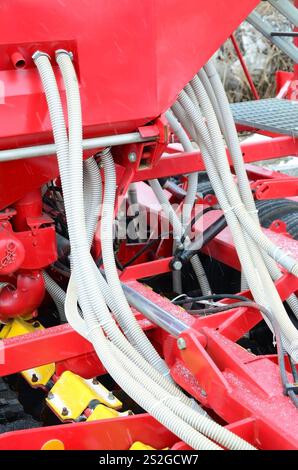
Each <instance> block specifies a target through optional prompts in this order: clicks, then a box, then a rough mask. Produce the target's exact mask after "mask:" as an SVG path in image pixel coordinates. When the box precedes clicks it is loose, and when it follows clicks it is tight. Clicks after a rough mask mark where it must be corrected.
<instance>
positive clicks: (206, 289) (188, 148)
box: [157, 93, 212, 295]
mask: <svg viewBox="0 0 298 470" xmlns="http://www.w3.org/2000/svg"><path fill="white" fill-rule="evenodd" d="M193 94H194V93H193ZM194 96H195V94H194ZM166 118H167V120H168V122H169V124H170V126H171V128H172V130H173V132H174V133H175V134H176V135H177V137H178V139H179V140H180V142H181V144H182V146H183V149H184V150H185V152H192V151H194V148H193V145H192V143H191V141H190V139H189V137H188V135H187V134H186V132H185V130H184V129H183V127H182V126H181V124H180V122H179V121H178V119H176V117H175V116H174V114H173V113H172V111H168V112H167V113H166ZM197 187H198V173H197V172H196V173H192V174H190V175H189V176H188V187H187V193H186V197H185V200H184V204H183V209H182V226H183V230H184V231H185V229H186V228H187V226H188V224H189V221H190V218H191V212H192V208H193V206H194V204H195V200H196V194H197ZM158 195H160V190H159V189H158V193H157V196H158ZM158 197H159V198H160V197H161V196H158ZM160 200H161V201H163V202H165V201H166V199H165V198H162V199H160ZM177 243H179V242H177ZM174 245H176V243H174ZM191 264H192V267H193V270H194V272H195V274H196V277H197V279H198V282H199V286H200V288H201V291H202V294H203V295H210V294H211V293H212V291H211V288H210V284H209V281H208V278H207V275H206V272H205V270H204V268H203V265H202V263H201V260H200V258H199V256H198V255H195V256H193V257H192V259H191ZM177 292H178V291H177ZM178 293H179V292H178Z"/></svg>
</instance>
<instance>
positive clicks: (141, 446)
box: [129, 441, 169, 450]
mask: <svg viewBox="0 0 298 470" xmlns="http://www.w3.org/2000/svg"><path fill="white" fill-rule="evenodd" d="M168 449H169V448H168V447H164V448H163V449H162V450H168ZM129 450H157V449H155V448H154V447H151V446H148V445H147V444H144V443H143V442H141V441H136V442H134V443H133V444H132V446H131V447H130V448H129Z"/></svg>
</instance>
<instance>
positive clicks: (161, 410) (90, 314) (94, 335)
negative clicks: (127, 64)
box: [34, 53, 239, 449]
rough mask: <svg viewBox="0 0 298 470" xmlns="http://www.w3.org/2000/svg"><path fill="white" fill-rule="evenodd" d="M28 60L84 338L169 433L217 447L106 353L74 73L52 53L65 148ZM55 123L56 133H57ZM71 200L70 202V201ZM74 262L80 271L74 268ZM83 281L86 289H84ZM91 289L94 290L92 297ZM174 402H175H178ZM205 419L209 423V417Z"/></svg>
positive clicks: (47, 75)
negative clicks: (53, 159) (55, 168)
mask: <svg viewBox="0 0 298 470" xmlns="http://www.w3.org/2000/svg"><path fill="white" fill-rule="evenodd" d="M34 59H35V62H36V65H37V67H38V69H39V72H40V75H41V79H42V82H43V84H44V88H45V92H46V97H47V101H48V105H49V110H50V116H51V121H52V126H53V132H54V137H55V143H56V146H57V155H58V162H59V168H60V171H61V170H62V173H63V172H64V173H63V174H62V173H61V175H60V176H61V181H62V187H63V193H64V197H65V198H66V201H65V207H66V213H67V214H66V215H67V221H68V226H69V235H70V241H71V248H72V256H73V265H74V274H75V277H76V280H77V285H78V288H79V294H80V295H79V297H80V303H81V307H82V310H83V312H84V320H85V321H86V323H87V327H88V337H89V340H91V342H92V344H93V345H94V347H95V350H96V352H97V354H98V356H99V358H100V360H101V361H102V363H103V365H104V367H105V368H106V369H107V370H108V371H109V372H110V374H111V375H112V377H113V378H114V379H115V380H116V382H117V383H119V385H120V386H121V387H122V388H123V390H124V391H126V392H127V393H128V394H129V395H130V396H131V397H132V398H133V399H134V400H135V401H136V402H137V403H139V404H140V406H142V407H143V408H144V409H146V410H147V411H148V412H150V413H151V414H152V415H153V416H154V417H155V418H156V419H157V420H158V421H160V422H161V423H162V424H164V425H165V426H166V427H168V428H169V429H170V430H171V431H172V432H174V433H175V434H176V435H177V436H179V437H180V438H181V439H182V440H184V441H185V442H186V443H188V444H189V445H190V446H192V447H193V448H195V449H219V447H218V446H217V445H216V444H214V443H212V442H211V441H210V440H209V439H207V438H206V437H204V436H203V435H202V434H200V433H198V432H197V431H195V430H194V429H193V428H192V427H191V426H189V425H188V424H186V423H185V422H184V421H183V420H182V419H180V418H179V417H178V416H177V414H175V413H173V412H171V410H170V409H169V408H168V407H167V406H165V405H164V403H163V396H161V397H159V401H158V402H157V401H156V396H155V395H154V394H152V393H150V391H148V390H147V388H146V387H145V386H144V385H143V384H147V387H152V384H151V383H150V384H148V383H147V377H146V374H142V379H143V381H142V382H141V383H139V382H137V381H136V380H134V379H133V378H132V377H131V375H130V374H129V373H127V372H126V370H125V369H124V368H123V367H122V366H121V365H119V362H118V360H117V359H116V358H115V356H114V354H113V353H112V351H111V345H110V342H109V341H108V340H107V339H106V338H105V336H104V334H103V331H102V329H101V326H107V325H106V324H105V325H103V324H102V325H100V324H99V323H98V319H97V316H96V313H95V311H94V307H96V308H95V310H97V308H98V307H99V308H100V309H102V310H103V311H105V312H106V313H107V314H109V312H108V309H107V307H106V304H105V302H104V299H103V297H102V296H101V293H100V290H99V289H98V288H97V282H96V277H95V276H94V271H93V269H92V268H90V253H89V243H88V236H87V231H86V228H85V217H84V207H83V206H84V204H83V201H84V197H83V181H82V174H83V171H82V148H81V142H82V128H81V117H80V99H79V91H78V85H77V83H76V77H75V72H74V69H73V66H72V63H71V61H70V58H69V57H68V55H67V54H65V53H60V54H59V55H58V57H57V60H58V63H59V66H60V67H61V70H62V73H63V77H64V80H65V84H66V92H67V103H68V112H69V139H70V142H69V149H68V148H67V149H66V146H65V135H66V132H65V124H64V122H63V119H62V121H61V119H60V118H61V112H62V106H61V101H60V97H59V92H58V88H57V84H56V81H55V77H54V74H53V71H52V68H51V66H50V63H49V60H48V58H47V57H46V56H45V55H41V54H39V55H38V56H35V58H34ZM62 114H63V112H62ZM56 118H57V120H56ZM60 126H61V129H60V132H57V130H58V128H59V127H60ZM63 128H64V130H63ZM66 139H67V135H66ZM69 156H70V158H71V162H70V161H69ZM70 163H71V165H70ZM68 172H69V177H68ZM65 183H66V184H65ZM74 202H75V204H74V205H73V203H74ZM69 203H71V204H69ZM69 206H72V207H73V208H71V210H70V209H69ZM91 259H92V258H91ZM77 264H78V266H79V268H80V269H77V266H76V265H77ZM89 284H90V287H88V285H89ZM92 289H93V291H95V292H94V295H93V292H92ZM110 323H113V320H112V318H111V317H110V316H109V320H108V321H107V324H110ZM122 354H123V352H122ZM124 356H125V355H124ZM125 357H126V356H125ZM134 367H135V364H134ZM140 373H141V372H140ZM169 385H170V384H169ZM165 399H166V400H168V399H169V397H168V394H167V393H166V395H165ZM172 399H173V400H174V399H175V398H174V397H173V398H172ZM176 400H177V398H176ZM177 406H179V400H178V405H177ZM210 423H212V422H211V421H210ZM224 431H225V430H223V432H224ZM233 437H234V439H239V438H237V436H233Z"/></svg>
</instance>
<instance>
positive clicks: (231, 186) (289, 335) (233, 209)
mask: <svg viewBox="0 0 298 470" xmlns="http://www.w3.org/2000/svg"><path fill="white" fill-rule="evenodd" d="M203 91H205V90H204V89H203ZM179 96H180V103H181V104H182V106H185V109H186V110H187V112H188V113H189V115H191V116H192V118H193V119H195V120H196V121H195V122H194V124H195V126H196V124H197V121H200V122H199V125H198V126H196V127H197V129H198V132H199V133H200V134H201V132H202V127H203V122H202V120H201V115H200V114H199V113H198V112H197V110H196V107H195V105H194V104H193V103H192V102H191V100H190V99H189V97H188V96H187V94H186V93H185V92H182V93H181V94H180V95H179ZM206 97H207V99H205V98H206ZM203 98H204V100H203V102H202V99H203ZM200 104H201V105H202V106H203V108H204V111H205V112H206V113H207V115H206V118H207V122H208V128H209V131H210V133H211V134H212V137H213V140H212V141H211V139H210V136H209V132H208V130H207V127H206V128H205V129H204V130H203V136H204V142H205V141H206V142H207V146H209V147H210V146H212V144H213V146H214V155H215V157H216V164H217V166H218V170H219V171H220V174H221V178H223V181H224V186H225V188H227V192H226V195H227V197H228V198H229V201H228V200H227V199H226V197H225V202H224V203H225V205H226V208H225V209H224V211H225V215H226V217H227V215H228V214H231V213H233V214H236V215H237V216H238V217H239V212H241V209H244V206H243V203H242V201H241V199H240V197H239V193H238V191H237V190H236V188H235V183H234V180H233V178H232V175H231V173H230V169H229V166H228V162H227V160H226V152H225V148H224V145H223V141H222V137H221V133H220V128H219V126H218V123H217V120H216V117H215V114H214V111H213V108H212V106H211V105H210V101H209V100H208V96H207V94H206V95H204V94H203V93H202V96H201V98H200ZM205 160H206V158H205ZM209 163H210V165H209V166H210V168H212V171H214V168H213V165H214V163H213V161H212V158H211V159H210V162H209ZM205 164H206V161H205ZM210 168H209V170H210ZM209 176H210V175H209ZM218 185H221V181H220V178H219V177H218V181H217V182H216V183H215V185H214V184H212V186H213V188H214V189H215V191H218ZM221 205H222V203H221ZM222 207H223V206H222ZM244 213H246V214H247V212H246V211H244ZM247 217H249V214H247ZM229 218H231V217H229ZM239 221H240V222H241V223H242V224H243V225H244V228H245V229H246V228H247V223H245V224H244V223H243V213H242V212H241V217H239ZM251 221H252V224H254V225H255V226H256V224H255V223H254V222H253V220H252V219H251ZM240 230H241V228H240ZM247 233H248V234H249V235H250V234H251V230H250V231H249V230H247ZM262 235H263V234H262ZM253 238H254V241H256V237H253ZM259 238H262V237H259ZM264 238H265V239H266V238H267V237H265V236H264ZM234 241H235V236H234ZM270 243H271V242H270ZM244 246H245V245H244ZM248 249H249V251H250V252H251V255H254V253H253V252H252V250H253V245H252V244H250V245H249V248H248ZM277 250H279V249H278V248H277ZM279 252H281V250H279ZM292 261H293V260H292ZM255 262H258V269H259V270H260V274H261V275H262V279H261V278H260V276H259V280H260V282H261V285H262V283H264V284H265V285H266V291H267V289H268V290H269V289H270V290H269V292H270V296H271V298H270V303H269V305H272V308H273V311H274V315H275V316H276V318H277V320H278V322H279V324H280V326H281V328H282V331H283V333H284V336H285V337H286V339H287V342H288V343H289V344H288V345H287V346H288V351H289V353H290V354H291V355H292V356H293V358H294V359H295V360H296V359H297V352H298V341H297V338H298V335H297V333H298V332H297V330H296V328H295V327H294V325H293V324H292V322H291V321H290V319H289V317H288V316H287V314H286V312H285V310H284V307H283V305H282V302H281V300H280V297H279V295H278V293H277V291H276V289H275V286H274V284H273V283H272V281H271V278H270V276H269V274H268V272H267V271H266V270H265V269H263V268H262V259H261V258H258V259H257V260H256V259H255ZM293 262H294V263H295V260H294V261H293ZM242 267H243V269H246V271H247V266H245V265H243V264H242ZM249 270H250V269H249ZM252 272H253V271H252ZM252 272H250V274H249V276H250V279H249V278H248V276H246V278H247V281H248V284H249V285H250V287H251V290H252V292H253V293H254V289H252V286H251V282H254V280H253V277H252ZM254 272H255V274H256V273H257V272H256V271H254ZM258 290H259V289H258ZM264 290H265V289H263V292H264ZM256 292H257V291H256ZM254 295H255V294H254ZM262 297H263V295H262ZM266 297H267V296H266ZM266 297H265V298H266ZM267 298H268V297H267ZM262 300H263V301H262ZM262 300H261V301H260V302H259V303H263V304H264V300H265V299H264V297H263V299H262ZM265 305H268V304H267V302H266V303H265Z"/></svg>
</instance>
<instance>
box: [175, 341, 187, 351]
mask: <svg viewBox="0 0 298 470" xmlns="http://www.w3.org/2000/svg"><path fill="white" fill-rule="evenodd" d="M177 346H178V349H180V350H183V349H186V341H185V339H184V338H178V339H177Z"/></svg>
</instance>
